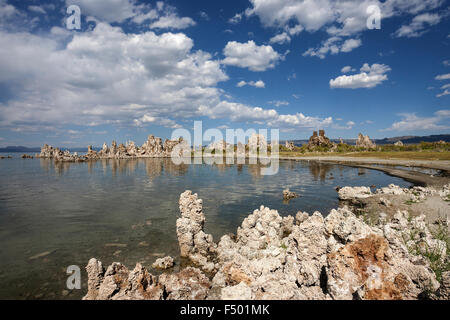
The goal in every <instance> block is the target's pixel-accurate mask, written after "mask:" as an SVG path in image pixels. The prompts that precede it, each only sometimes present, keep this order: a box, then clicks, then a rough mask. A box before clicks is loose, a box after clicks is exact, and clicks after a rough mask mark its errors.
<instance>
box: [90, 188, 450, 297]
mask: <svg viewBox="0 0 450 320" xmlns="http://www.w3.org/2000/svg"><path fill="white" fill-rule="evenodd" d="M449 189H450V186H447V187H445V188H444V189H443V190H439V191H436V192H438V193H440V194H442V196H445V195H446V194H447V193H448V192H449ZM340 191H341V192H340V196H341V197H342V196H343V195H345V198H346V199H350V198H351V197H352V195H353V196H358V195H363V196H368V195H369V194H368V193H369V191H370V189H369V190H367V189H356V190H352V189H351V188H350V189H348V188H347V189H345V188H342V189H341V190H340ZM378 192H379V193H390V192H398V190H397V189H396V188H394V186H390V187H388V188H386V189H380V190H377V191H376V192H375V193H378ZM412 192H413V191H412ZM370 193H371V194H372V192H371V191H370ZM179 204H180V212H181V218H179V219H178V221H177V236H178V241H179V245H180V252H181V257H184V258H187V259H189V260H190V261H191V264H192V265H193V266H195V268H193V267H188V268H186V269H183V270H182V271H180V272H179V273H172V274H163V275H161V276H159V277H156V276H152V275H151V274H150V273H149V272H148V271H147V270H146V269H145V268H144V267H143V266H141V265H140V264H138V265H137V266H136V268H135V269H134V270H133V271H129V270H128V269H126V268H125V267H124V266H123V265H121V264H119V263H114V264H112V265H111V266H109V267H108V268H107V270H106V271H105V270H104V269H103V267H102V264H101V262H99V261H97V260H96V259H92V260H91V261H90V262H89V264H88V266H87V271H88V274H89V281H88V287H89V291H88V294H87V295H86V297H85V299H269V300H270V299H277V300H278V299H302V300H303V299H314V300H325V299H338V300H341V299H344V300H350V299H370V300H372V299H389V300H393V299H419V298H424V297H429V298H434V299H448V297H449V283H450V281H449V273H448V272H443V273H442V274H439V277H438V278H439V281H440V282H439V281H438V279H437V277H436V273H435V272H434V271H433V269H432V268H431V267H432V266H431V265H430V260H428V259H426V254H425V253H426V252H430V250H432V251H433V252H435V253H436V254H438V255H439V257H440V259H442V260H443V261H442V262H445V261H444V260H445V259H447V260H448V254H447V244H446V242H445V241H443V240H441V239H437V238H435V237H434V236H433V234H432V232H431V231H430V229H429V228H428V225H427V224H426V223H425V217H424V216H418V217H411V216H409V214H408V212H406V211H398V212H397V214H395V216H394V217H393V218H392V219H391V220H390V221H387V219H386V217H385V216H383V215H380V219H379V220H378V221H377V222H376V223H374V224H372V225H368V224H367V223H365V222H364V221H363V220H362V219H360V218H359V217H357V216H356V215H355V214H354V213H353V212H352V211H350V209H349V208H348V207H344V208H339V209H336V210H332V211H331V212H330V213H329V215H328V216H327V217H324V216H322V214H321V213H319V212H315V213H314V214H312V215H309V214H307V213H305V212H299V213H298V214H297V215H296V217H292V216H288V217H282V216H280V215H279V213H278V212H277V211H276V210H271V209H269V208H266V207H264V206H261V207H260V208H259V209H258V210H255V211H254V212H253V213H252V214H251V215H249V216H248V217H247V218H246V219H245V220H244V221H243V222H242V225H241V226H240V227H239V228H238V229H237V233H236V234H235V235H224V236H223V237H222V238H221V239H220V241H219V242H218V243H217V244H215V243H214V242H213V239H212V236H211V235H208V234H206V233H205V232H204V224H205V215H204V213H203V203H202V200H201V199H198V196H197V195H196V194H193V193H192V192H191V191H186V192H184V193H183V194H181V196H180V203H179ZM445 227H446V228H448V224H447V222H446V225H445ZM421 250H422V251H421ZM421 253H423V254H421ZM447 262H448V261H447ZM433 263H435V261H434V262H433ZM202 270H203V271H204V272H206V274H207V275H208V276H206V274H205V273H203V272H202ZM208 277H209V278H208Z"/></svg>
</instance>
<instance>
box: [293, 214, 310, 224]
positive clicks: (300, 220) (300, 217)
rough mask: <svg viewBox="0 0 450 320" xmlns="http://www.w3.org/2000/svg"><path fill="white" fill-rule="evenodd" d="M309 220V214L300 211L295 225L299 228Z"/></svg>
mask: <svg viewBox="0 0 450 320" xmlns="http://www.w3.org/2000/svg"><path fill="white" fill-rule="evenodd" d="M308 218H309V214H308V213H307V212H302V211H299V212H297V214H296V215H295V224H296V225H298V226H299V225H300V224H302V223H303V222H304V221H306V219H308Z"/></svg>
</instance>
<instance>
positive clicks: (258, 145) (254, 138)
mask: <svg viewBox="0 0 450 320" xmlns="http://www.w3.org/2000/svg"><path fill="white" fill-rule="evenodd" d="M248 148H249V149H250V150H254V151H256V150H267V140H266V137H264V135H262V134H256V133H254V134H252V135H251V137H250V138H249V139H248Z"/></svg>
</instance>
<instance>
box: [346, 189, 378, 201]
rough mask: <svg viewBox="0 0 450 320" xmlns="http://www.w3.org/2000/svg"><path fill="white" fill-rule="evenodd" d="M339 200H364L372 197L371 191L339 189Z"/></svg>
mask: <svg viewBox="0 0 450 320" xmlns="http://www.w3.org/2000/svg"><path fill="white" fill-rule="evenodd" d="M338 193H339V200H343V201H346V200H355V199H366V198H369V197H371V196H372V191H371V190H370V188H369V187H344V188H340V189H339V191H338Z"/></svg>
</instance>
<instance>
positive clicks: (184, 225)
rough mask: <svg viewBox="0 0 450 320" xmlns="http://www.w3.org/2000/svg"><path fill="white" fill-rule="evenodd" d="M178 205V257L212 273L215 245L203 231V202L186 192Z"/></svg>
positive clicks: (211, 238)
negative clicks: (187, 259) (179, 215)
mask: <svg viewBox="0 0 450 320" xmlns="http://www.w3.org/2000/svg"><path fill="white" fill-rule="evenodd" d="M179 205H180V213H181V218H179V219H178V220H177V237H178V244H179V246H180V255H181V257H184V258H189V259H190V260H191V261H192V262H194V263H195V264H196V265H198V266H200V267H201V268H202V269H203V270H205V271H207V272H212V271H213V270H214V268H215V265H214V263H213V262H212V259H213V255H215V254H216V247H217V245H216V244H215V243H214V241H213V237H212V236H211V235H210V234H206V233H205V232H204V230H203V228H204V224H205V215H204V214H203V200H202V199H198V196H197V194H192V191H186V192H184V193H182V194H181V196H180V201H179Z"/></svg>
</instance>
